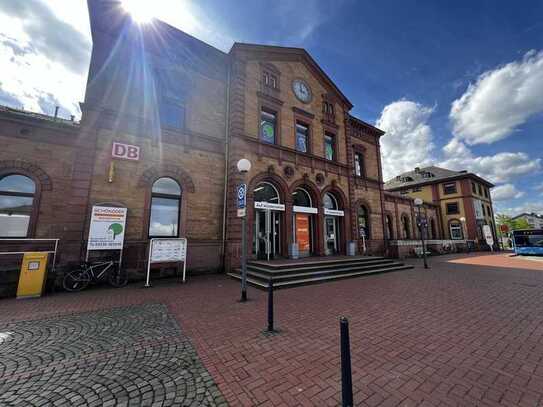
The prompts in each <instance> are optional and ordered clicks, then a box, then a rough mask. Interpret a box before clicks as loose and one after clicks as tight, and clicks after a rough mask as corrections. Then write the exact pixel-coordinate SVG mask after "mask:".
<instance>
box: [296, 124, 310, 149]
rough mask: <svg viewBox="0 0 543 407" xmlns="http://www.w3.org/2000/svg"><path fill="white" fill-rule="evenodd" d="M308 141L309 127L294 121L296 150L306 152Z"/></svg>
mask: <svg viewBox="0 0 543 407" xmlns="http://www.w3.org/2000/svg"><path fill="white" fill-rule="evenodd" d="M308 141H309V127H307V126H306V125H305V124H301V123H296V150H297V151H301V152H302V153H307V151H308Z"/></svg>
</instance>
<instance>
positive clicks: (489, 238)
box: [483, 225, 494, 251]
mask: <svg viewBox="0 0 543 407" xmlns="http://www.w3.org/2000/svg"><path fill="white" fill-rule="evenodd" d="M483 235H484V236H485V240H486V244H487V245H489V246H490V249H491V250H492V251H494V235H493V234H492V229H491V228H490V225H483Z"/></svg>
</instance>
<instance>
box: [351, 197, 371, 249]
mask: <svg viewBox="0 0 543 407" xmlns="http://www.w3.org/2000/svg"><path fill="white" fill-rule="evenodd" d="M355 208H356V227H357V231H356V235H355V236H356V238H357V239H362V228H364V233H365V236H364V238H365V239H371V238H372V230H371V207H370V205H369V203H368V202H367V201H366V200H364V199H359V200H357V201H356V202H355Z"/></svg>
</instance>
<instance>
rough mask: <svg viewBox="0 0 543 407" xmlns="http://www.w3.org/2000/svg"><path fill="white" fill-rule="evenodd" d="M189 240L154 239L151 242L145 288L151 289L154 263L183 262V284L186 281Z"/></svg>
mask: <svg viewBox="0 0 543 407" xmlns="http://www.w3.org/2000/svg"><path fill="white" fill-rule="evenodd" d="M186 260H187V239H186V238H153V239H151V241H150V242H149V258H148V259H147V278H146V280H145V287H151V283H150V279H151V264H152V263H181V262H183V283H184V282H185V281H186V270H187V261H186Z"/></svg>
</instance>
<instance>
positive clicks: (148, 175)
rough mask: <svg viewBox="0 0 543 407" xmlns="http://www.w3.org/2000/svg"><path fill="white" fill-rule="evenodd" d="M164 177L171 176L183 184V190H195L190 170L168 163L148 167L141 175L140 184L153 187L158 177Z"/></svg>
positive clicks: (192, 191)
mask: <svg viewBox="0 0 543 407" xmlns="http://www.w3.org/2000/svg"><path fill="white" fill-rule="evenodd" d="M163 177H169V178H172V179H173V180H175V181H176V182H177V183H178V184H179V185H180V186H181V189H182V190H183V192H190V193H194V192H195V188H194V182H193V181H192V177H191V176H190V175H189V174H188V172H186V171H185V170H183V169H182V168H181V167H178V166H176V165H166V166H164V167H151V168H148V169H146V170H145V171H144V172H143V174H142V175H141V178H140V181H139V186H140V187H148V188H151V187H152V186H153V184H154V183H155V181H156V180H157V179H159V178H163Z"/></svg>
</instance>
